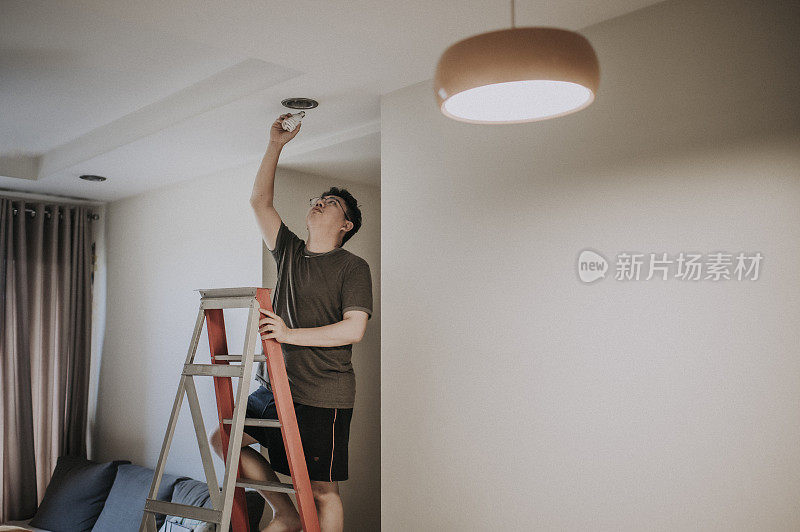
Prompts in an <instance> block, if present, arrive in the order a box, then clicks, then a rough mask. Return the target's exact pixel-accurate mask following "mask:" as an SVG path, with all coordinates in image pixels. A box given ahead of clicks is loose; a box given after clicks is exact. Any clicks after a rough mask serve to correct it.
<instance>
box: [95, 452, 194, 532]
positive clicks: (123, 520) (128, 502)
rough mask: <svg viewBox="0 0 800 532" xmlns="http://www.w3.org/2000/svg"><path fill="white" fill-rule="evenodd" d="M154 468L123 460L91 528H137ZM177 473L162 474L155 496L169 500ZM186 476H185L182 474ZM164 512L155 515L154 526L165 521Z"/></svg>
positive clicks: (117, 531)
mask: <svg viewBox="0 0 800 532" xmlns="http://www.w3.org/2000/svg"><path fill="white" fill-rule="evenodd" d="M154 475H155V470H153V469H150V468H148V467H142V466H140V465H136V464H124V465H121V466H119V468H118V469H117V476H116V478H115V479H114V484H113V485H112V486H111V491H110V492H109V493H108V498H107V499H106V503H105V505H104V506H103V511H102V512H100V517H98V518H97V522H96V523H95V524H94V528H92V531H93V532H128V531H130V532H138V530H139V525H140V524H141V522H142V516H143V514H144V502H145V499H147V494H148V493H150V485H151V484H152V483H153V476H154ZM179 478H180V477H177V476H175V475H168V474H166V473H165V474H164V475H163V476H162V477H161V485H159V487H158V495H157V497H156V498H157V499H158V500H160V501H169V500H170V499H171V498H172V490H173V488H174V487H175V483H176V482H177V481H178V480H179ZM183 478H186V477H183ZM164 517H165V516H164V515H161V514H157V515H156V528H160V527H161V525H162V524H163V523H164Z"/></svg>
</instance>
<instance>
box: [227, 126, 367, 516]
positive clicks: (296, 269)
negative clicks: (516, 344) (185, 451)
mask: <svg viewBox="0 0 800 532" xmlns="http://www.w3.org/2000/svg"><path fill="white" fill-rule="evenodd" d="M288 116H289V114H288V113H287V114H284V115H281V116H280V117H278V119H277V120H275V122H274V123H273V124H272V127H271V128H270V139H269V144H268V147H267V151H266V154H265V155H264V158H263V160H262V162H261V166H260V168H259V170H258V175H257V176H256V180H255V184H254V185H253V192H252V196H251V198H250V204H251V206H252V207H253V211H254V213H255V216H256V220H257V222H258V226H259V228H260V229H261V232H262V234H263V236H264V242H266V244H267V247H268V248H269V250H270V253H271V254H272V256H273V257H274V258H275V261H276V263H277V266H278V281H277V284H276V287H275V291H274V293H273V302H272V304H273V307H274V310H275V313H271V312H269V311H266V310H265V309H261V316H262V319H261V320H260V321H259V331H260V333H261V337H262V338H264V339H267V338H274V339H275V340H276V341H278V342H280V343H281V347H282V350H283V355H284V359H285V361H286V372H287V374H288V377H289V388H290V390H291V393H292V400H293V402H294V409H295V414H296V416H297V423H298V426H299V429H300V438H301V440H302V443H303V451H304V453H305V458H306V464H307V467H308V474H309V478H310V479H311V488H312V491H313V494H314V501H315V503H316V506H317V513H318V516H319V523H320V528H321V530H322V531H324V532H329V531H330V532H333V531H342V530H343V527H344V510H343V506H342V501H341V498H340V497H339V481H340V480H347V477H348V472H347V465H348V454H347V450H348V440H349V434H350V419H351V418H352V415H353V406H354V403H355V373H354V372H353V366H352V364H351V355H352V344H354V343H357V342H359V341H361V338H362V337H363V336H364V331H365V330H366V326H367V320H368V319H369V318H370V317H371V316H372V277H371V273H370V269H369V265H368V264H367V262H366V261H365V260H364V259H362V258H361V257H358V256H357V255H354V254H353V253H351V252H349V251H347V250H345V249H343V248H342V245H343V244H344V243H345V242H347V240H349V239H350V238H351V237H352V236H353V235H354V234H355V233H356V232H357V231H358V230H359V228H360V227H361V210H360V209H359V208H358V204H357V202H356V200H355V198H353V196H352V195H351V194H350V193H349V192H348V191H347V190H345V189H338V188H336V187H332V188H331V189H330V190H328V191H327V192H325V193H324V194H322V196H321V197H318V198H313V199H312V200H311V202H310V203H311V208H310V210H309V212H308V214H307V216H306V224H307V228H308V235H309V236H308V242H304V241H303V240H301V239H300V238H299V237H298V236H297V235H296V234H295V233H293V232H292V231H291V230H289V228H288V227H287V226H286V224H285V223H284V222H283V220H281V217H280V216H279V215H278V212H277V211H276V210H275V207H274V206H273V197H274V184H275V169H276V167H277V165H278V157H279V156H280V152H281V150H282V149H283V146H284V145H285V144H286V143H287V142H289V141H290V140H292V139H293V138H294V137H295V135H297V133H298V132H299V131H300V127H301V126H302V124H300V125H298V126H297V127H296V128H295V129H294V131H292V132H288V131H284V129H283V128H282V127H281V121H282V120H283V119H284V118H286V117H288ZM256 378H257V379H258V380H259V381H260V382H261V386H260V387H259V388H258V390H256V391H255V392H253V393H252V394H250V397H249V398H248V403H247V417H248V418H250V417H255V418H263V419H276V418H277V413H276V410H275V402H274V397H273V395H272V390H271V387H270V386H269V382H268V381H267V380H266V371H265V367H264V363H263V362H261V363H260V364H259V369H258V374H257V375H256ZM244 432H245V433H244V434H243V435H242V451H241V457H240V464H241V467H242V468H243V469H244V471H245V474H246V476H247V477H248V478H252V479H256V480H269V481H278V477H277V475H275V473H274V471H278V472H280V473H283V474H285V475H288V474H289V466H288V463H287V458H286V453H285V449H284V447H283V441H282V438H281V433H280V429H279V428H267V427H256V426H245V427H244ZM254 443H260V444H261V445H262V446H264V447H266V448H267V449H268V450H269V457H270V461H269V462H268V461H267V460H266V459H265V458H264V456H263V455H262V454H261V453H259V452H257V451H256V450H255V449H252V448H250V447H249V446H250V445H252V444H254ZM211 445H212V447H213V448H214V450H215V452H216V453H217V454H218V455H220V456H221V457H222V458H223V460H224V459H225V455H224V451H223V448H222V437H221V435H220V431H219V429H217V430H216V431H215V432H214V433H213V434H212V435H211ZM259 491H260V493H261V494H262V495H263V496H264V498H265V499H266V500H267V502H268V503H269V505H270V506H271V507H272V510H273V519H272V521H270V523H269V525H268V526H267V528H265V529H264V530H265V531H269V532H273V531H275V532H277V531H284V530H285V531H291V530H300V529H301V525H300V518H299V515H298V513H297V510H296V509H295V507H294V505H293V504H292V500H291V499H290V498H289V496H288V495H287V494H285V493H280V492H274V491H261V490H259Z"/></svg>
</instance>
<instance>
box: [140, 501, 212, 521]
mask: <svg viewBox="0 0 800 532" xmlns="http://www.w3.org/2000/svg"><path fill="white" fill-rule="evenodd" d="M144 511H145V512H150V513H152V514H165V515H174V516H176V517H186V518H187V519H198V520H200V521H205V522H207V523H219V522H220V521H222V512H221V511H220V510H214V509H213V508H203V507H201V506H191V505H189V504H179V503H177V502H167V501H159V500H157V499H147V500H146V501H145V503H144Z"/></svg>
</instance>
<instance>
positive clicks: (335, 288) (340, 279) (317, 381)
mask: <svg viewBox="0 0 800 532" xmlns="http://www.w3.org/2000/svg"><path fill="white" fill-rule="evenodd" d="M270 253H272V256H273V258H274V259H275V262H276V263H277V265H278V281H277V283H276V285H275V290H274V291H273V295H272V307H273V309H274V310H275V313H276V314H277V315H278V316H280V317H281V319H283V321H284V322H285V323H286V325H287V327H290V328H292V329H296V328H309V327H322V326H323V325H330V324H331V323H337V322H339V321H342V319H344V313H345V312H346V311H348V310H363V311H364V312H366V313H367V315H368V319H369V318H371V317H372V276H371V274H370V269H369V264H367V261H365V260H364V259H362V258H361V257H359V256H357V255H354V254H353V253H350V252H349V251H347V250H346V249H344V248H341V247H339V248H336V249H333V250H331V251H327V252H324V253H315V252H312V251H308V250H307V249H306V243H305V241H304V240H301V239H300V238H299V237H298V236H297V235H296V234H294V233H293V232H292V231H291V230H290V229H289V228H288V227H287V226H286V224H285V223H283V222H281V227H280V229H279V230H278V238H277V242H276V243H275V249H273V250H272V251H271V252H270ZM262 317H263V316H262ZM281 347H282V349H283V358H284V360H285V362H286V373H287V376H288V377H289V389H290V390H291V392H292V400H293V401H295V402H297V403H302V404H305V405H311V406H319V407H324V408H352V407H353V405H354V403H355V397H356V375H355V372H354V371H353V364H352V363H351V360H350V359H351V356H352V352H353V345H352V344H348V345H341V346H335V347H317V346H302V345H293V344H281ZM256 378H257V379H258V380H259V381H260V382H262V383H263V384H264V385H265V386H267V387H268V388H269V382H268V380H269V376H268V374H267V369H266V363H265V362H260V363H259V364H258V371H257V373H256Z"/></svg>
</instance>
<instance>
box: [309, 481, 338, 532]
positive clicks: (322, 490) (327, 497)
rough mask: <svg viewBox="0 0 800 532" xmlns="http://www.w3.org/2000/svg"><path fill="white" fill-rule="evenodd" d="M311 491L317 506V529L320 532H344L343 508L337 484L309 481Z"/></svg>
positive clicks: (334, 482) (335, 482)
mask: <svg viewBox="0 0 800 532" xmlns="http://www.w3.org/2000/svg"><path fill="white" fill-rule="evenodd" d="M311 491H312V492H313V493H314V502H315V503H316V505H317V515H318V516H319V528H320V530H321V532H342V531H343V530H344V507H343V506H342V498H341V497H340V496H339V482H338V481H335V480H334V481H333V482H325V481H322V480H312V481H311Z"/></svg>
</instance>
